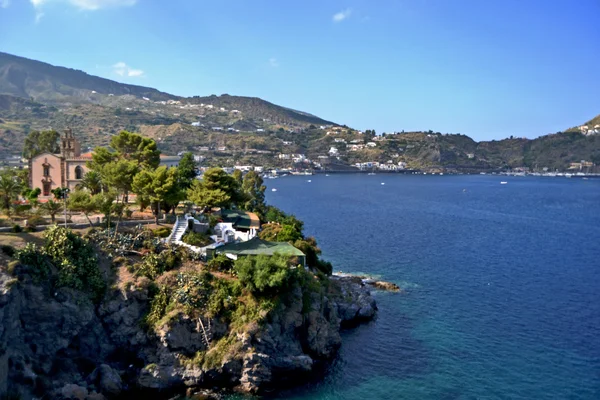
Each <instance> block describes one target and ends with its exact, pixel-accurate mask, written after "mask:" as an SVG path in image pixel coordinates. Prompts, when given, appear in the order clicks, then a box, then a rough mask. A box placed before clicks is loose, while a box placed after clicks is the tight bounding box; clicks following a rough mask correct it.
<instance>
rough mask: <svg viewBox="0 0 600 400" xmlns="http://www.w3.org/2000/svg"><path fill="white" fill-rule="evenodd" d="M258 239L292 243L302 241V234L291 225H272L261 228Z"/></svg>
mask: <svg viewBox="0 0 600 400" xmlns="http://www.w3.org/2000/svg"><path fill="white" fill-rule="evenodd" d="M259 237H260V238H261V239H263V240H269V241H275V242H291V243H293V242H295V241H297V240H300V239H302V234H301V233H300V232H298V230H297V229H296V228H294V226H293V225H287V224H278V223H272V224H265V225H263V226H262V230H261V231H260V233H259Z"/></svg>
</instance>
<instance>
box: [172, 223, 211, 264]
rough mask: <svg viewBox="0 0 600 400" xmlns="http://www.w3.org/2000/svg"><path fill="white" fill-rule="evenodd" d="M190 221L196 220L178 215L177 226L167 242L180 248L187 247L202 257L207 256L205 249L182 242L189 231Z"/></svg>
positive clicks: (175, 225)
mask: <svg viewBox="0 0 600 400" xmlns="http://www.w3.org/2000/svg"><path fill="white" fill-rule="evenodd" d="M189 220H195V219H194V217H192V216H191V215H189V214H185V215H184V216H181V217H180V216H179V215H178V216H177V219H176V220H175V224H174V225H173V230H172V231H171V234H170V235H169V237H167V239H166V241H167V243H169V244H176V245H178V246H183V247H187V248H188V249H190V250H191V251H193V252H195V253H199V254H200V255H206V248H205V247H198V246H192V245H189V244H187V243H184V242H182V241H181V238H183V235H185V233H186V232H187V230H188V226H189V222H188V221H189Z"/></svg>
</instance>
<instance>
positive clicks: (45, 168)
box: [44, 165, 50, 176]
mask: <svg viewBox="0 0 600 400" xmlns="http://www.w3.org/2000/svg"><path fill="white" fill-rule="evenodd" d="M44 176H50V166H49V165H44Z"/></svg>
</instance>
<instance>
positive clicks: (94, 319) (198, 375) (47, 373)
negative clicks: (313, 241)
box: [0, 272, 377, 400]
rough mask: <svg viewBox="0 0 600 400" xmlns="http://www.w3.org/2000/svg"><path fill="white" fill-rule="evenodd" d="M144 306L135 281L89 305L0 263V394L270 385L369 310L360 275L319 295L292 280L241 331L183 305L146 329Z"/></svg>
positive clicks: (313, 367) (318, 356) (256, 389)
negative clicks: (189, 312) (261, 317)
mask: <svg viewBox="0 0 600 400" xmlns="http://www.w3.org/2000/svg"><path fill="white" fill-rule="evenodd" d="M148 309H149V286H148V285H144V282H141V284H138V285H133V286H131V287H128V288H127V289H117V288H113V289H112V290H111V291H110V292H108V293H107V295H106V296H105V299H104V301H102V302H101V303H100V304H99V305H94V304H92V303H91V302H90V301H89V299H88V297H87V296H86V295H85V294H84V293H81V292H78V291H76V290H73V289H67V288H61V289H57V290H55V291H54V290H52V291H51V290H50V286H49V285H40V284H37V283H34V282H33V281H32V279H31V277H28V276H27V275H26V274H22V275H19V278H18V280H17V279H15V278H13V277H11V276H9V275H7V274H6V273H4V272H0V395H4V394H10V395H13V394H14V395H19V396H20V397H21V398H23V399H31V398H34V397H41V396H42V395H46V398H65V399H90V400H91V399H102V398H115V397H117V396H123V395H124V394H135V393H151V392H152V391H156V390H160V391H161V393H181V394H183V393H184V392H185V390H186V388H190V390H191V391H190V393H194V390H196V389H198V390H199V389H201V388H214V387H218V388H226V389H232V390H236V391H240V392H244V393H262V392H264V391H266V390H276V389H277V388H279V387H281V386H282V385H291V384H298V383H301V382H302V381H303V380H304V379H306V378H307V377H309V376H310V374H311V373H313V372H314V371H317V370H318V369H319V368H320V367H321V366H322V365H324V363H326V362H327V361H328V360H330V359H331V358H332V357H333V356H334V355H335V354H336V352H337V349H338V348H339V347H340V345H341V337H340V329H341V328H342V327H344V326H352V325H355V324H357V323H359V322H362V321H368V320H370V319H372V318H373V317H374V316H375V314H376V310H377V306H376V303H375V300H374V299H373V298H372V297H371V295H370V292H369V290H368V289H367V287H366V286H365V285H364V284H363V283H362V282H361V281H357V280H356V279H352V278H340V277H333V278H332V279H330V284H329V290H328V291H327V292H326V294H325V295H323V294H322V293H321V294H319V293H308V294H307V292H306V291H304V292H303V290H302V289H301V287H300V286H299V285H298V286H295V287H293V288H292V290H291V291H290V293H289V295H288V296H286V297H285V299H283V300H282V301H281V302H280V303H279V304H278V306H277V307H276V308H275V309H274V310H273V311H271V313H270V314H269V315H268V318H265V322H264V323H262V324H254V325H252V324H251V325H250V326H249V327H248V328H247V329H245V330H244V331H243V332H242V333H240V332H239V331H233V330H232V329H231V327H229V326H227V324H226V323H224V322H222V320H221V318H219V316H215V317H214V318H211V319H210V320H206V319H205V320H203V321H197V320H193V319H191V318H189V317H186V316H184V315H179V316H178V317H176V318H172V319H170V320H169V321H168V322H165V323H164V324H162V325H161V326H159V328H157V329H155V330H154V331H150V330H148V328H147V327H145V326H144V324H143V323H142V322H143V321H144V316H145V315H146V314H147V312H148ZM207 341H208V343H207ZM207 344H208V346H207ZM209 347H210V348H211V352H210V353H209V352H208V351H207V350H208V349H209ZM207 355H211V357H210V358H209V357H208V356H207ZM200 356H204V358H203V360H204V361H203V362H199V361H197V360H198V357H200ZM201 393H202V394H201V395H202V396H210V394H209V393H208V392H201ZM199 396H200V395H199Z"/></svg>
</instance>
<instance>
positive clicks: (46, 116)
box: [0, 53, 600, 172]
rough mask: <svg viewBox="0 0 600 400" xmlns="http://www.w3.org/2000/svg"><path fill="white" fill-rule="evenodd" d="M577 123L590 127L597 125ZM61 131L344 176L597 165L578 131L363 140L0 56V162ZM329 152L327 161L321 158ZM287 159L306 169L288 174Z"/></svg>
mask: <svg viewBox="0 0 600 400" xmlns="http://www.w3.org/2000/svg"><path fill="white" fill-rule="evenodd" d="M586 124H587V125H588V126H594V125H597V124H600V116H598V117H596V118H594V119H592V120H590V121H588V122H587V123H586ZM67 127H72V128H73V129H74V131H75V132H76V135H77V136H78V137H79V139H80V140H81V141H82V144H83V146H84V149H85V148H86V147H89V149H91V148H94V147H96V146H106V145H107V144H108V142H109V139H110V137H111V135H114V134H117V133H118V132H120V131H121V130H127V131H132V132H140V133H141V134H142V135H144V136H147V137H150V138H152V139H154V140H156V141H157V143H158V145H159V148H160V149H161V150H162V151H163V152H164V153H167V154H176V153H179V152H183V151H191V152H194V153H195V154H197V155H200V156H203V157H204V161H203V165H205V166H215V165H220V166H233V165H236V164H238V165H239V164H242V165H262V166H265V167H292V166H295V167H298V168H319V167H321V168H323V169H348V168H351V167H350V166H353V165H354V164H355V163H366V162H379V163H385V164H386V165H398V163H404V164H405V165H406V168H409V169H423V170H426V171H438V170H439V171H441V170H446V171H462V172H477V171H489V170H502V169H507V168H516V167H530V168H539V169H542V168H549V169H551V170H554V169H567V168H568V167H569V164H570V163H571V162H579V161H581V160H587V161H592V162H594V163H596V164H598V163H600V139H598V135H588V136H584V135H582V134H581V133H580V132H579V131H578V128H577V129H576V128H573V129H570V130H569V131H568V132H567V133H557V134H551V135H546V136H542V137H539V138H537V139H533V140H529V139H523V138H512V137H511V138H510V139H504V140H499V141H495V140H494V141H483V142H476V141H474V140H473V139H471V138H469V137H468V136H465V135H460V134H449V135H448V134H441V133H439V132H432V131H427V132H402V133H401V134H395V135H386V136H385V137H373V136H372V134H370V132H368V133H366V134H361V133H360V132H358V131H357V130H355V129H352V128H349V127H346V126H339V125H337V124H334V123H332V122H330V121H327V120H324V119H321V118H319V117H316V116H314V115H311V114H308V113H305V112H301V111H295V110H292V109H290V108H286V107H281V106H278V105H275V104H272V103H269V102H267V101H265V100H262V99H259V98H254V97H243V96H232V95H228V94H223V95H220V96H216V95H211V96H205V97H200V96H194V97H190V98H182V97H178V96H174V95H171V94H167V93H163V92H160V91H158V90H156V89H152V88H146V87H142V86H135V85H126V84H122V83H118V82H115V81H111V80H108V79H104V78H99V77H95V76H92V75H88V74H86V73H84V72H82V71H77V70H73V69H68V68H63V67H55V66H52V65H50V64H46V63H42V62H39V61H33V60H28V59H25V58H22V57H17V56H13V55H9V54H6V53H0V155H4V156H6V155H9V154H15V153H18V152H19V151H18V149H21V148H22V145H23V141H24V138H25V137H26V135H27V134H28V133H29V132H31V131H33V130H45V129H55V130H58V131H60V130H63V129H65V128H67ZM572 131H574V132H572ZM369 142H374V143H375V144H374V145H373V144H372V143H371V144H370V145H367V144H368V143H369ZM332 147H333V148H335V150H336V152H337V153H334V154H333V155H334V157H327V156H328V155H329V152H330V150H331V148H332ZM294 154H302V155H304V156H305V157H306V158H308V159H310V160H312V161H313V163H305V162H303V163H300V164H296V165H294V163H293V162H292V161H291V160H292V158H293V157H292V155H294ZM279 155H283V156H282V157H281V158H280V157H279Z"/></svg>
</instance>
